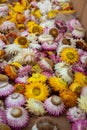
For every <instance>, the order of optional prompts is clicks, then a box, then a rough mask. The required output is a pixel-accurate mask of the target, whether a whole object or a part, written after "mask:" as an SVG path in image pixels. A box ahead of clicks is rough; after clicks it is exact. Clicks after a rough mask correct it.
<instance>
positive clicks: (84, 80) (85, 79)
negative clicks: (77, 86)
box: [83, 76, 87, 84]
mask: <svg viewBox="0 0 87 130" xmlns="http://www.w3.org/2000/svg"><path fill="white" fill-rule="evenodd" d="M83 82H84V83H86V84H87V76H84V78H83Z"/></svg>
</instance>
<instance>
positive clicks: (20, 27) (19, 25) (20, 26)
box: [17, 24, 26, 30]
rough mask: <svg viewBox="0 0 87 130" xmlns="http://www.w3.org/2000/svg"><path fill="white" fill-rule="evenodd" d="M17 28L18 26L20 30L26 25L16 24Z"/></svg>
mask: <svg viewBox="0 0 87 130" xmlns="http://www.w3.org/2000/svg"><path fill="white" fill-rule="evenodd" d="M17 28H18V29H19V30H21V29H25V28H26V27H25V25H24V24H17Z"/></svg>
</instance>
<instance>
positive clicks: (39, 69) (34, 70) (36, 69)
mask: <svg viewBox="0 0 87 130" xmlns="http://www.w3.org/2000/svg"><path fill="white" fill-rule="evenodd" d="M37 72H38V73H41V72H43V70H42V69H41V67H40V66H39V65H38V64H35V65H34V66H32V73H37Z"/></svg>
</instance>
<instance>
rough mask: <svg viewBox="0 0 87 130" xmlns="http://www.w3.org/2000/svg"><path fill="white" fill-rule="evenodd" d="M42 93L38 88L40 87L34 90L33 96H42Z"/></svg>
mask: <svg viewBox="0 0 87 130" xmlns="http://www.w3.org/2000/svg"><path fill="white" fill-rule="evenodd" d="M40 93H41V90H40V88H38V87H35V88H33V94H34V95H35V96H38V95H40Z"/></svg>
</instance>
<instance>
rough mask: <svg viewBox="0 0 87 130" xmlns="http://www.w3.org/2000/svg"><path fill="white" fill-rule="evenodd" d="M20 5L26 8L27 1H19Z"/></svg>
mask: <svg viewBox="0 0 87 130" xmlns="http://www.w3.org/2000/svg"><path fill="white" fill-rule="evenodd" d="M21 5H22V6H23V7H24V8H26V7H27V6H28V1H27V0H21Z"/></svg>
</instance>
